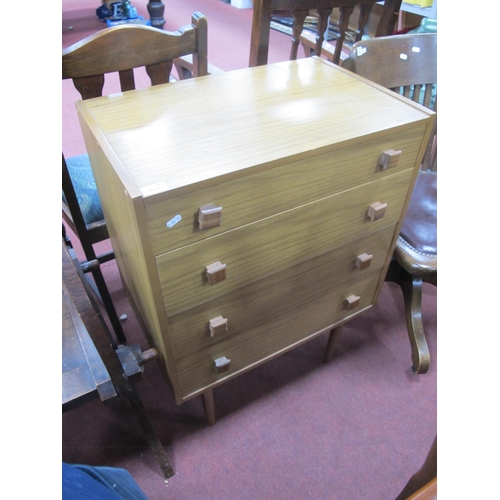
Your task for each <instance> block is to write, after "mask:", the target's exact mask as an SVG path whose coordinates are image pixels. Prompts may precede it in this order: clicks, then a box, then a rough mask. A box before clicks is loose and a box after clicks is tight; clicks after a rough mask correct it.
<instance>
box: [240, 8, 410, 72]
mask: <svg viewBox="0 0 500 500" xmlns="http://www.w3.org/2000/svg"><path fill="white" fill-rule="evenodd" d="M375 3H377V0H254V10H253V20H252V37H251V46H250V63H249V65H250V66H259V65H262V64H267V56H268V51H269V30H270V22H271V15H272V12H274V11H290V13H291V15H292V17H293V19H294V23H293V28H292V40H291V42H292V46H291V49H290V59H292V60H293V59H296V58H297V50H298V46H299V43H300V41H301V34H302V32H303V28H304V21H305V20H306V17H307V16H308V15H309V12H310V10H311V9H316V11H317V14H318V23H317V34H316V35H315V36H314V40H313V38H311V39H310V40H309V39H306V38H302V42H303V44H308V42H309V43H310V44H311V46H312V47H313V53H314V55H318V56H319V55H321V54H322V52H323V51H322V47H323V42H324V34H325V31H326V28H327V26H328V20H329V17H330V15H331V13H332V12H333V9H334V8H339V10H340V19H339V26H338V30H339V34H338V37H337V39H336V41H335V47H334V50H333V53H332V54H331V55H330V56H329V57H328V58H329V59H330V60H331V61H332V62H334V63H335V64H339V62H340V58H341V53H342V47H343V44H344V40H345V36H346V32H347V28H348V26H349V20H350V17H351V14H352V13H353V11H354V8H355V7H356V6H359V18H358V24H357V30H356V36H355V41H358V40H361V38H362V36H363V34H364V31H365V28H366V26H367V24H368V19H369V15H370V12H371V11H372V8H373V5H374V4H375ZM400 6H401V0H385V2H384V6H383V10H382V14H381V18H380V20H379V23H378V26H377V30H376V34H375V35H376V36H384V35H391V34H392V33H393V32H394V28H395V25H396V21H397V15H398V12H399V9H400ZM304 33H305V32H304Z"/></svg>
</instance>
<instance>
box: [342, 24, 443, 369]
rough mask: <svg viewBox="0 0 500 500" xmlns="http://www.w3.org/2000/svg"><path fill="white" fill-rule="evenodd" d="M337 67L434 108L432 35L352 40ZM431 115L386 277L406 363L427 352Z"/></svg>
mask: <svg viewBox="0 0 500 500" xmlns="http://www.w3.org/2000/svg"><path fill="white" fill-rule="evenodd" d="M342 67H344V68H347V69H349V70H351V71H353V72H355V73H357V74H358V75H361V76H363V77H365V78H368V79H369V80H371V81H374V82H376V83H378V84H380V85H382V86H384V87H386V88H389V89H393V90H395V91H397V92H399V93H401V94H403V95H404V96H406V97H408V98H410V99H412V100H414V101H416V102H420V103H421V104H423V105H424V106H426V107H428V108H430V109H433V110H434V111H436V110H437V85H436V84H437V35H436V34H408V35H397V36H391V37H381V38H373V39H371V40H365V41H362V42H359V43H356V44H354V46H353V47H352V51H351V55H350V56H349V58H348V59H346V60H345V61H344V63H343V65H342ZM436 123H437V121H436V122H435V124H434V130H433V131H432V133H431V138H430V140H429V143H428V145H427V150H426V152H425V154H424V159H423V162H422V168H421V170H420V172H419V175H418V177H417V181H416V184H415V188H414V191H413V194H412V198H411V201H410V204H409V206H408V210H407V214H406V217H405V220H404V223H403V226H402V229H401V233H400V235H399V238H398V241H397V245H396V249H395V252H394V259H393V261H392V263H391V266H390V268H389V271H388V274H387V277H386V280H387V281H393V282H395V283H398V284H399V285H400V286H401V289H402V291H403V295H404V301H405V309H406V322H407V326H408V334H409V337H410V343H411V346H412V361H413V366H412V369H413V371H415V372H416V373H426V372H427V370H428V369H429V363H430V356H429V349H428V347H427V342H426V339H425V335H424V330H423V324H422V283H423V282H427V283H432V284H433V285H435V286H437V149H436V145H437V134H436V132H437V125H436Z"/></svg>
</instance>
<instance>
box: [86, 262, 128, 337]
mask: <svg viewBox="0 0 500 500" xmlns="http://www.w3.org/2000/svg"><path fill="white" fill-rule="evenodd" d="M92 276H93V277H94V281H95V284H96V287H97V290H98V291H99V295H100V299H101V301H102V304H103V306H104V309H105V310H106V313H107V314H108V317H109V321H110V322H111V325H112V327H113V330H114V332H115V334H116V338H117V339H118V342H119V343H121V344H126V343H127V339H126V337H125V332H124V331H123V327H122V324H121V322H120V318H119V317H118V314H117V312H116V309H115V305H114V304H113V300H112V299H111V295H110V293H109V290H108V287H107V285H106V281H105V280H104V276H103V274H102V271H101V269H100V268H97V269H94V270H92Z"/></svg>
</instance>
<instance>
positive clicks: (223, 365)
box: [214, 356, 231, 373]
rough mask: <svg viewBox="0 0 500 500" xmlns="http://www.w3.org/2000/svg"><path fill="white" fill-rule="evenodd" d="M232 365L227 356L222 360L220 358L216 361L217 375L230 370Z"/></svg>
mask: <svg viewBox="0 0 500 500" xmlns="http://www.w3.org/2000/svg"><path fill="white" fill-rule="evenodd" d="M230 363H231V360H230V359H227V358H226V356H222V358H218V359H216V360H215V361H214V364H215V373H224V372H227V371H228V370H229V364H230Z"/></svg>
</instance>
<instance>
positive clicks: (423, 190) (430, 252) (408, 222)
mask: <svg viewBox="0 0 500 500" xmlns="http://www.w3.org/2000/svg"><path fill="white" fill-rule="evenodd" d="M395 257H396V259H397V260H398V262H399V263H400V265H401V266H402V267H403V268H404V269H405V270H406V271H408V272H409V273H411V274H414V275H418V276H421V277H426V276H431V275H433V274H436V272H437V175H436V174H435V173H434V172H427V171H420V172H419V174H418V177H417V181H416V183H415V187H414V189H413V194H412V197H411V200H410V204H409V206H408V210H407V212H406V216H405V220H404V222H403V226H402V228H401V232H400V234H399V237H398V242H397V244H396V250H395Z"/></svg>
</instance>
